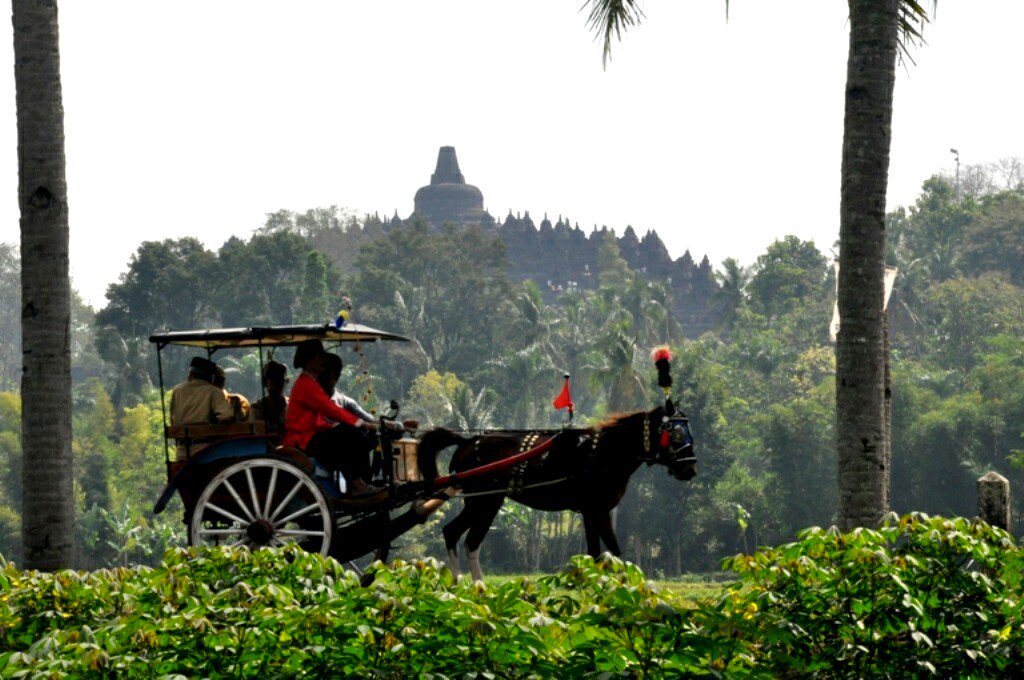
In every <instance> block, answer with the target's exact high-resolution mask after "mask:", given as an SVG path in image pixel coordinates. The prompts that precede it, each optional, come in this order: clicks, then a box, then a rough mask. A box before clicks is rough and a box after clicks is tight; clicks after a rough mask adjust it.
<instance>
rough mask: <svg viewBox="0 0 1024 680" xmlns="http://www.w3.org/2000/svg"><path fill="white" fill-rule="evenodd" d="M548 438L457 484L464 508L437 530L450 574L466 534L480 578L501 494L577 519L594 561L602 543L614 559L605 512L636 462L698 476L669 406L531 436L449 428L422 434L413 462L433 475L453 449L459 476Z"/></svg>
mask: <svg viewBox="0 0 1024 680" xmlns="http://www.w3.org/2000/svg"><path fill="white" fill-rule="evenodd" d="M551 438H554V439H553V441H552V442H551V445H550V448H549V449H548V450H547V451H546V452H544V453H543V454H542V455H540V456H537V457H535V458H531V459H529V460H527V461H523V462H520V463H518V464H515V465H513V466H510V467H503V468H502V467H500V466H499V468H500V469H497V470H493V471H491V472H488V473H487V474H485V475H480V476H477V477H473V478H469V479H466V480H465V481H463V482H462V483H461V487H462V491H463V494H464V498H465V506H464V507H463V509H462V512H460V513H459V514H458V516H456V517H455V519H453V520H452V521H451V522H449V523H448V524H446V525H445V527H444V530H443V531H444V539H445V546H446V547H447V549H448V562H449V566H450V568H451V570H452V573H453V574H455V575H456V576H458V573H459V568H458V550H457V545H458V541H459V538H460V537H461V536H462V535H463V534H464V533H466V532H467V531H468V532H469V535H468V536H467V537H466V550H467V551H468V555H469V567H470V572H471V574H472V576H473V579H474V580H480V579H481V578H482V577H483V576H482V572H481V570H480V544H481V543H482V542H483V540H484V537H485V536H486V535H487V530H488V529H490V526H491V522H492V521H493V520H494V518H495V516H497V514H498V510H500V509H501V505H502V503H504V502H505V498H506V497H511V498H512V499H513V500H515V501H518V502H519V503H522V504H523V505H526V506H528V507H531V508H536V509H538V510H556V511H557V510H573V511H575V512H579V513H582V514H583V526H584V528H585V530H586V535H587V552H588V553H590V554H591V555H593V556H594V557H597V556H598V554H599V553H600V550H601V541H604V545H605V547H606V548H607V549H608V550H609V551H610V552H611V553H612V554H613V555H619V554H620V550H619V543H618V541H617V540H616V538H615V532H614V530H613V528H612V521H611V511H612V509H613V508H615V507H616V506H617V505H618V504H619V501H621V500H622V497H623V495H624V494H625V493H626V485H627V484H628V483H629V478H630V476H631V475H632V474H633V472H635V471H636V469H637V468H638V467H640V464H641V463H647V464H648V465H653V464H655V463H659V464H661V465H664V466H665V467H667V468H668V471H669V473H670V474H671V475H673V476H674V477H676V478H677V479H681V480H688V479H691V478H692V477H693V476H694V475H695V474H697V459H696V458H695V457H694V454H693V438H692V436H691V434H690V428H689V422H688V420H687V418H686V416H685V415H684V414H683V413H682V411H679V410H678V409H677V408H676V407H675V406H674V405H673V404H672V402H671V401H666V405H665V407H664V408H662V407H658V408H656V409H654V410H653V411H638V412H634V413H627V414H623V415H618V416H613V417H612V418H610V419H609V420H607V421H605V422H603V423H601V424H600V425H598V426H597V427H594V428H586V429H582V428H580V429H576V428H573V429H564V430H558V431H548V432H543V431H536V432H500V431H499V432H494V433H488V434H484V435H479V436H473V437H465V436H462V435H459V434H456V433H454V432H451V431H449V430H445V429H436V430H432V431H430V432H428V433H426V434H425V435H424V436H423V439H422V441H421V442H420V445H419V454H418V462H419V467H420V471H421V473H422V474H423V478H424V480H425V481H426V482H427V483H429V482H430V481H431V480H434V479H436V478H437V454H438V453H439V452H440V451H441V450H442V449H445V448H448V447H449V446H453V445H454V446H456V447H457V448H456V450H455V453H454V455H453V456H452V460H451V463H450V464H449V471H450V472H455V473H458V472H462V471H466V470H470V469H473V468H476V467H479V466H481V465H485V464H488V463H493V462H495V461H500V460H503V459H506V458H509V457H511V456H515V455H517V454H519V453H523V452H525V451H527V450H529V449H531V448H533V447H535V446H538V445H540V444H542V443H543V442H545V441H547V440H548V439H551Z"/></svg>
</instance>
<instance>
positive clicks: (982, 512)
mask: <svg viewBox="0 0 1024 680" xmlns="http://www.w3.org/2000/svg"><path fill="white" fill-rule="evenodd" d="M977 487H978V517H980V518H981V519H983V520H985V521H986V522H988V523H989V524H991V525H992V526H994V527H999V528H1000V529H1005V530H1007V531H1009V530H1010V481H1009V480H1008V479H1006V477H1003V476H1002V475H1001V474H999V473H998V472H986V473H985V474H984V475H982V476H981V477H980V478H978V482H977Z"/></svg>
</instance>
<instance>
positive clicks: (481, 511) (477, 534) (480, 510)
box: [466, 494, 505, 582]
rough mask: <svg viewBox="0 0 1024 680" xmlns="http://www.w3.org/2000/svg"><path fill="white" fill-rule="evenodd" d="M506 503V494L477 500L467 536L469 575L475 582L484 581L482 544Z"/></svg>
mask: <svg viewBox="0 0 1024 680" xmlns="http://www.w3.org/2000/svg"><path fill="white" fill-rule="evenodd" d="M504 502H505V495H504V494H495V495H493V496H482V497H480V498H479V499H478V500H477V504H476V509H475V510H474V511H473V512H474V514H473V517H472V519H471V520H470V527H469V533H468V534H467V535H466V552H467V555H468V557H469V573H470V574H472V576H473V581H474V582H475V581H483V580H484V572H483V570H482V569H481V568H480V544H481V543H483V542H484V537H485V536H486V535H487V532H488V531H489V530H490V528H491V522H493V521H494V518H495V517H497V516H498V511H499V510H501V504H502V503H504ZM467 507H468V505H467Z"/></svg>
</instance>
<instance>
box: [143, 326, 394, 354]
mask: <svg viewBox="0 0 1024 680" xmlns="http://www.w3.org/2000/svg"><path fill="white" fill-rule="evenodd" d="M311 339H317V340H321V341H323V342H376V341H378V340H402V341H408V340H409V338H406V337H404V336H401V335H396V334H395V333H388V332H386V331H380V330H377V329H376V328H370V327H369V326H362V325H359V324H355V323H347V324H345V325H344V326H342V327H341V328H335V327H334V326H333V325H331V324H323V325H314V324H310V325H299V326H253V327H252V328H216V329H206V330H194V331H167V332H165V333H156V334H154V335H151V336H149V341H150V342H152V343H154V344H156V345H157V346H158V347H159V348H163V347H166V346H167V345H182V346H187V347H202V348H203V349H206V350H213V349H221V348H228V347H276V346H281V345H297V344H299V343H300V342H302V341H303V340H311Z"/></svg>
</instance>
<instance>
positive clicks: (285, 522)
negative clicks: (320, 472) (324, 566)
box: [189, 458, 334, 555]
mask: <svg viewBox="0 0 1024 680" xmlns="http://www.w3.org/2000/svg"><path fill="white" fill-rule="evenodd" d="M333 535H334V517H333V515H332V514H331V504H330V501H329V500H328V499H327V496H326V495H325V494H324V492H323V491H322V490H321V489H320V487H319V486H317V484H316V482H314V481H313V480H312V479H311V478H310V476H309V475H307V474H306V473H305V472H303V471H302V470H300V469H299V468H297V467H296V466H294V465H292V464H291V463H287V462H285V461H281V460H276V459H274V458H252V459H248V460H243V461H241V462H238V463H235V464H234V465H231V466H229V467H227V468H225V469H224V470H222V471H220V472H219V473H218V474H217V475H216V476H215V477H213V479H211V480H210V482H209V483H208V484H207V485H206V486H205V487H204V488H203V491H202V493H200V494H199V499H198V500H197V501H196V504H195V509H194V510H193V513H192V522H191V525H190V527H189V542H190V543H191V544H192V545H196V546H202V545H207V546H209V545H226V546H246V547H249V548H260V547H279V546H283V545H286V544H288V543H297V544H299V545H300V546H302V547H303V548H304V549H306V550H308V551H310V552H318V553H320V554H321V555H326V554H328V551H329V550H330V547H331V539H332V538H333Z"/></svg>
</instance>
